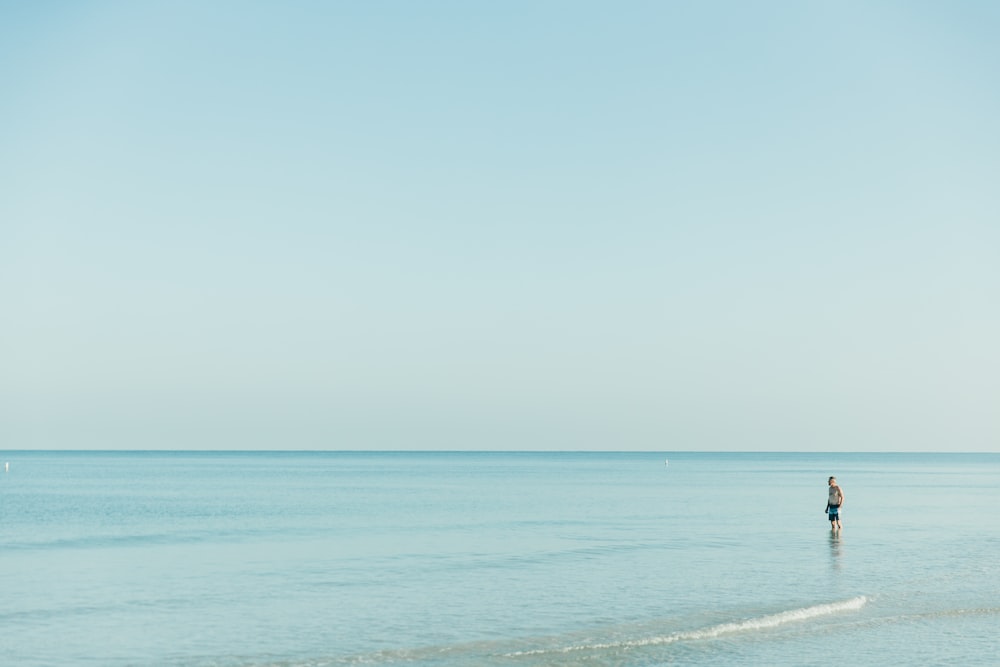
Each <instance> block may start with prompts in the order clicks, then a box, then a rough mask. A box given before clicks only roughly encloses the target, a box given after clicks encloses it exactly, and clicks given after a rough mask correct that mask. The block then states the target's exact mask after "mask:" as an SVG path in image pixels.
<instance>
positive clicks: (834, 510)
mask: <svg viewBox="0 0 1000 667" xmlns="http://www.w3.org/2000/svg"><path fill="white" fill-rule="evenodd" d="M827 513H828V514H829V515H830V521H837V520H839V519H840V508H839V507H831V508H830V509H829V510H827Z"/></svg>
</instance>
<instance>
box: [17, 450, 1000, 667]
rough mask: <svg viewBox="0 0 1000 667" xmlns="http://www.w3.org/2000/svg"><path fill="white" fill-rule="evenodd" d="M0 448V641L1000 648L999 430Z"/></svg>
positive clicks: (608, 653)
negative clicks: (850, 441) (625, 446)
mask: <svg viewBox="0 0 1000 667" xmlns="http://www.w3.org/2000/svg"><path fill="white" fill-rule="evenodd" d="M0 456H3V457H4V460H3V461H0V463H3V462H9V464H10V467H9V470H8V471H7V472H3V467H2V466H0V664H3V665H17V666H19V667H42V666H45V667H52V666H59V665H73V666H87V665H94V666H101V667H119V666H126V665H127V666H138V665H143V666H165V667H166V666H170V667H173V666H178V667H179V666H191V667H251V666H252V667H279V666H280V667H320V666H327V665H330V666H333V665H376V666H377V665H416V666H423V665H426V666H432V665H433V666H440V667H451V666H465V665H471V666H480V665H481V666H486V667H489V666H510V667H542V666H568V665H593V666H595V667H596V666H610V665H616V666H655V665H824V666H828V665H830V664H835V665H879V666H880V667H881V666H886V665H965V666H975V665H996V664H998V661H1000V658H998V656H1000V639H998V637H1000V518H998V516H997V508H998V507H1000V454H849V453H836V454H821V453H693V452H662V453H648V452H645V453H523V452H517V453H515V452H478V453H472V452H380V453H371V452H182V451H178V452H69V451H66V452H31V451H7V452H3V453H2V454H0ZM830 475H836V476H837V478H838V481H839V483H840V485H841V487H842V488H843V490H844V493H845V497H846V498H845V503H844V507H843V509H842V519H843V530H841V531H840V532H839V533H835V532H832V531H831V530H830V524H829V522H828V521H827V517H826V514H825V513H824V509H825V507H826V495H827V484H826V480H827V477H828V476H830Z"/></svg>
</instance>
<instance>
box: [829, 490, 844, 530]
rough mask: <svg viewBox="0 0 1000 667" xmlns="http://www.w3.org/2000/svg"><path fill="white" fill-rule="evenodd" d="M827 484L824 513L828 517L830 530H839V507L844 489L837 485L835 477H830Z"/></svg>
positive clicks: (842, 500)
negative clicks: (827, 494) (827, 491)
mask: <svg viewBox="0 0 1000 667" xmlns="http://www.w3.org/2000/svg"><path fill="white" fill-rule="evenodd" d="M827 484H828V485H829V486H830V495H829V496H828V497H827V501H826V513H827V515H828V516H829V517H830V530H840V507H841V505H843V504H844V490H843V489H841V488H840V487H839V486H837V478H836V477H831V478H830V479H829V480H828V481H827Z"/></svg>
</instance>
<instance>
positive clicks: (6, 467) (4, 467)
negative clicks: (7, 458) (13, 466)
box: [3, 463, 10, 472]
mask: <svg viewBox="0 0 1000 667" xmlns="http://www.w3.org/2000/svg"><path fill="white" fill-rule="evenodd" d="M3 471H4V472H10V464H9V463H4V464H3Z"/></svg>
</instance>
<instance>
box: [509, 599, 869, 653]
mask: <svg viewBox="0 0 1000 667" xmlns="http://www.w3.org/2000/svg"><path fill="white" fill-rule="evenodd" d="M867 602H868V598H867V597H866V596H864V595H859V596H858V597H853V598H850V599H849V600H841V601H839V602H829V603H826V604H818V605H813V606H811V607H802V608H800V609H791V610H789V611H783V612H780V613H777V614H769V615H767V616H758V617H756V618H748V619H746V620H743V621H734V622H732V623H721V624H719V625H712V626H709V627H707V628H700V629H697V630H684V631H681V632H674V633H671V634H669V635H663V636H660V637H647V638H644V639H633V640H627V641H618V642H609V643H601V644H586V645H581V646H565V647H563V648H557V649H536V650H531V651H517V652H514V653H508V654H507V655H508V656H509V657H514V656H527V655H542V654H546V653H548V654H551V653H570V652H573V651H599V650H604V649H629V648H638V647H642V646H657V645H662V644H672V643H674V642H679V641H692V640H699V639H714V638H716V637H721V636H723V635H732V634H737V633H742V632H752V631H754V630H766V629H769V628H775V627H778V626H780V625H784V624H786V623H796V622H799V621H805V620H808V619H811V618H816V617H817V616H827V615H829V614H837V613H841V612H845V611H856V610H858V609H861V608H862V607H863V606H865V604H866V603H867Z"/></svg>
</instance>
